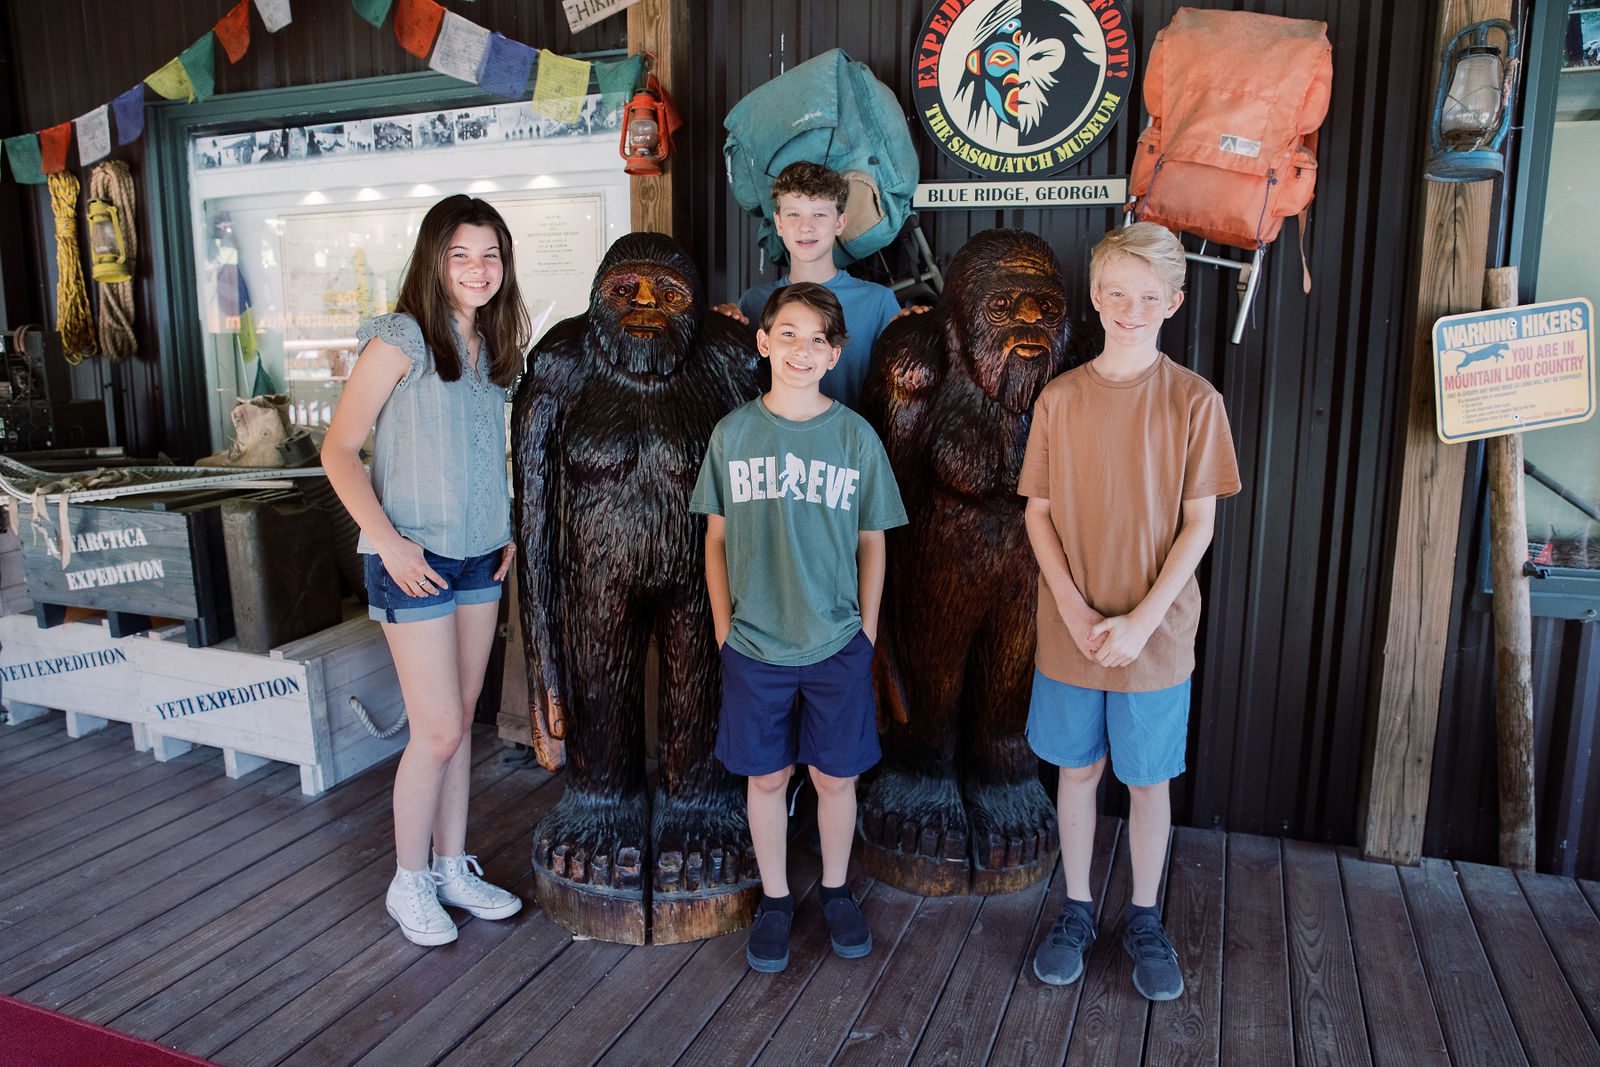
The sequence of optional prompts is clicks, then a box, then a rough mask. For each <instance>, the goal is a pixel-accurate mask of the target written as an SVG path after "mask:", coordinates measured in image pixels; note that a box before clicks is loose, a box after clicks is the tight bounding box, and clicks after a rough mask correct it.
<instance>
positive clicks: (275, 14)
mask: <svg viewBox="0 0 1600 1067" xmlns="http://www.w3.org/2000/svg"><path fill="white" fill-rule="evenodd" d="M256 10H257V11H259V12H261V21H262V23H263V24H264V25H265V26H266V27H267V32H268V33H277V32H278V31H279V30H281V29H283V28H284V27H285V26H287V25H289V23H291V22H293V21H294V14H293V13H292V12H290V10H289V0H256Z"/></svg>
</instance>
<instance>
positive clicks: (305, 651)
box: [0, 615, 407, 796]
mask: <svg viewBox="0 0 1600 1067" xmlns="http://www.w3.org/2000/svg"><path fill="white" fill-rule="evenodd" d="M231 644H232V642H231V641H229V642H224V643H223V644H221V645H214V646H212V647H210V648H190V647H189V646H188V644H187V642H186V641H185V639H184V630H183V627H182V626H172V627H167V628H165V629H162V630H156V631H152V632H151V633H149V634H148V635H144V636H136V637H124V638H120V639H118V638H114V637H112V636H111V635H110V634H109V633H108V632H107V630H106V626H105V624H104V623H103V622H69V623H63V624H62V625H60V626H52V627H50V628H48V629H41V628H40V627H39V626H38V625H37V624H36V623H35V622H34V619H33V617H32V616H31V615H8V616H5V617H4V618H0V646H3V647H0V700H3V702H4V703H5V705H6V707H7V709H8V710H9V712H10V719H11V721H12V722H13V723H16V722H25V721H27V720H28V719H30V718H34V717H37V716H39V715H42V714H44V713H45V712H46V711H47V710H49V709H52V708H54V709H59V710H61V711H63V712H65V713H66V716H67V732H68V733H69V734H71V735H72V736H73V737H79V736H81V735H82V734H84V733H88V732H90V731H92V730H96V729H100V728H102V727H104V726H105V725H106V723H107V721H111V720H114V721H116V722H126V723H131V724H132V725H133V739H134V744H135V746H136V747H138V749H139V750H140V751H145V750H149V751H151V752H152V753H153V754H154V755H155V757H156V759H158V760H169V759H172V758H173V757H174V756H178V755H181V754H183V753H184V752H187V751H188V750H189V748H190V747H191V746H193V745H207V746H210V747H212V748H220V749H221V750H222V754H223V762H224V766H225V767H226V769H227V773H228V774H229V775H230V776H231V777H238V776H239V775H242V774H247V773H249V772H250V771H251V770H254V769H255V768H256V767H259V766H261V764H263V763H265V762H266V761H268V760H277V761H279V762H283V763H293V764H295V765H297V766H298V767H299V768H300V789H301V791H302V792H304V793H306V794H308V795H311V796H315V795H316V794H318V793H320V792H322V791H323V790H325V789H327V788H329V787H330V786H333V785H336V784H338V783H339V782H342V781H344V780H345V779H347V778H351V777H354V776H355V775H357V774H359V773H360V772H361V771H363V770H366V769H367V768H368V767H370V766H372V765H373V764H374V763H377V762H378V761H379V760H382V759H386V758H387V757H389V756H391V755H393V754H395V753H396V752H399V751H400V750H401V749H402V748H404V747H405V742H406V736H407V733H406V731H405V730H401V731H400V732H399V733H397V734H396V735H395V736H394V737H390V738H387V739H382V740H380V739H379V738H377V737H374V736H373V735H372V734H371V732H369V731H368V730H367V728H366V727H365V726H364V725H362V723H361V720H360V718H359V717H358V716H357V715H356V713H355V711H354V710H352V708H351V698H355V699H356V700H358V701H360V703H361V705H362V706H363V707H364V708H365V709H366V711H367V712H368V714H369V716H370V718H371V720H372V721H373V723H374V724H375V725H377V726H378V727H380V728H383V727H387V726H388V725H389V724H391V723H393V722H395V721H396V720H397V719H398V718H399V717H400V715H401V714H402V712H403V710H404V703H403V701H402V700H401V697H400V682H399V679H398V678H397V677H396V675H395V670H394V661H393V660H392V659H391V658H390V656H389V647H388V645H387V643H385V641H384V639H383V631H382V629H381V628H380V627H379V625H378V624H377V623H375V622H373V621H371V620H370V619H367V618H355V619H350V620H349V621H347V622H343V623H340V624H339V625H338V626H334V627H330V628H329V629H326V630H323V631H322V632H321V633H316V634H312V635H311V636H309V637H306V638H302V639H301V640H299V641H294V642H291V643H289V644H287V645H283V646H281V647H279V648H275V649H273V650H272V653H271V654H270V655H267V656H258V655H253V654H251V653H247V652H240V651H238V650H237V648H233V647H230V645H231Z"/></svg>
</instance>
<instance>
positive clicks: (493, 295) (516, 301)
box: [322, 196, 530, 945]
mask: <svg viewBox="0 0 1600 1067" xmlns="http://www.w3.org/2000/svg"><path fill="white" fill-rule="evenodd" d="M529 334H530V329H529V324H528V316H527V312H526V311H525V310H524V309H523V305H522V297H521V294H520V293H519V292H518V291H517V280H516V272H515V269H514V265H513V262H512V247H511V234H510V231H509V230H507V228H506V224H505V221H504V220H503V219H502V218H501V217H500V214H499V212H497V211H496V210H495V209H494V208H492V207H490V206H489V205H488V204H486V203H484V202H483V201H482V200H476V199H473V198H471V197H468V196H452V197H448V198H446V199H444V200H441V201H440V202H439V203H437V204H435V205H434V206H433V207H432V208H431V209H429V211H428V213H427V215H426V216H424V218H423V220H422V226H421V229H420V231H419V233H418V235H417V243H416V247H415V248H414V249H413V250H412V253H411V259H410V262H409V263H408V264H407V265H406V271H405V277H404V279H403V280H402V282H401V285H400V296H399V300H398V301H397V302H396V305H395V310H394V312H393V313H392V314H388V315H380V316H378V317H377V318H375V319H372V320H371V321H370V322H367V323H366V324H364V325H363V326H362V327H361V329H360V331H359V332H358V334H357V338H358V341H359V343H360V346H361V347H360V348H359V350H358V356H359V358H358V359H357V360H356V364H355V369H354V370H353V371H352V372H351V375H350V379H349V381H348V382H346V383H345V388H344V394H343V396H342V397H341V398H340V400H339V406H338V408H337V409H336V410H335V411H334V413H333V420H332V423H331V424H330V425H329V427H328V435H327V438H326V440H325V441H324V442H323V446H322V463H323V466H324V467H325V468H326V470H327V472H328V480H329V481H330V482H331V483H332V484H333V488H334V491H335V492H337V493H338V494H339V499H340V500H341V501H342V502H343V504H344V506H345V507H346V508H347V509H348V510H349V512H350V514H351V516H352V517H353V518H354V519H355V521H356V524H357V525H358V526H360V527H361V544H360V548H361V551H362V552H363V553H365V554H366V557H365V558H366V582H367V597H368V604H369V611H370V614H371V615H372V617H373V618H374V619H376V620H378V621H379V622H380V623H382V625H383V632H384V637H385V638H386V639H387V640H388V643H389V651H390V652H391V653H392V654H393V656H394V663H395V670H396V671H397V672H398V674H399V676H400V691H401V694H402V696H403V697H404V698H405V706H406V714H407V715H408V716H409V718H410V731H411V733H410V737H409V739H408V740H407V742H406V748H405V753H404V754H403V755H402V756H401V757H400V765H399V767H398V769H397V770H396V771H395V779H394V834H395V852H396V858H397V860H398V869H397V871H396V873H395V877H394V881H393V882H392V883H390V886H389V894H388V901H387V903H388V910H389V914H390V915H391V916H393V918H394V920H395V922H397V923H399V925H400V929H401V930H402V931H403V932H404V934H405V936H406V937H407V938H409V939H410V940H411V941H414V942H415V943H417V944H419V945H442V944H446V943H448V942H450V941H454V940H455V938H456V927H455V923H454V922H453V921H452V920H451V919H450V916H449V915H448V914H447V913H446V912H445V910H444V908H443V907H441V904H448V905H451V906H454V907H460V908H463V909H465V910H466V911H468V912H470V913H471V914H473V915H475V916H477V917H479V918H483V919H503V918H506V917H507V916H510V915H513V914H515V913H516V912H517V910H518V909H519V908H521V907H522V901H520V900H519V899H517V897H516V896H515V895H513V894H512V893H509V892H507V891H506V890H504V889H501V888H499V887H497V886H494V885H490V884H489V883H488V882H485V881H484V880H483V879H482V878H480V877H479V875H481V874H482V873H483V869H482V867H480V866H479V865H478V862H477V859H476V858H475V857H473V856H470V855H468V854H467V853H466V827H467V798H468V776H469V771H470V769H471V766H472V752H471V745H472V739H471V725H472V716H473V709H474V707H475V705H476V704H477V701H478V691H479V689H480V688H481V687H482V683H483V676H484V671H485V668H486V666H487V664H488V659H489V649H490V645H491V643H492V641H493V638H494V630H495V625H496V621H497V615H498V605H497V601H498V600H499V599H500V583H501V580H502V579H504V577H505V576H506V573H507V571H509V570H510V568H511V563H512V558H513V554H514V553H515V551H516V545H515V543H514V542H513V541H512V540H511V526H510V521H511V513H510V494H509V491H508V488H507V482H506V473H505V400H506V386H508V385H509V384H510V383H511V380H512V379H513V378H514V377H515V376H516V373H517V369H518V367H519V366H520V364H521V359H522V355H523V351H524V350H525V349H526V348H527V347H528V343H529V340H530V336H529ZM374 424H376V426H377V430H376V435H375V439H374V441H375V443H374V448H373V457H372V473H371V477H370V478H369V477H368V475H367V472H366V470H365V468H364V467H363V465H362V462H361V448H362V445H363V444H364V443H365V441H366V438H367V434H368V432H369V431H370V430H372V428H373V426H374ZM430 844H431V848H432V853H433V855H432V861H431V863H430V861H429V849H430Z"/></svg>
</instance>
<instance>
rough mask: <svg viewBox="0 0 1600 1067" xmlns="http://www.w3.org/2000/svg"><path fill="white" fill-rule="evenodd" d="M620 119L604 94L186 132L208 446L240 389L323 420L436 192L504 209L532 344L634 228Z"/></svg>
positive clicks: (224, 428) (217, 438) (389, 304)
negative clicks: (558, 113) (557, 104)
mask: <svg viewBox="0 0 1600 1067" xmlns="http://www.w3.org/2000/svg"><path fill="white" fill-rule="evenodd" d="M619 120H620V109H615V110H613V111H611V112H610V113H602V112H601V109H600V98H599V96H598V95H594V96H591V97H589V98H588V99H587V100H586V102H585V104H584V107H583V110H582V113H581V114H580V116H579V117H578V119H577V120H576V121H574V122H571V123H562V122H556V121H554V120H551V119H548V118H545V117H543V116H541V115H537V114H535V113H534V112H533V111H532V110H531V109H530V105H529V104H528V103H527V102H526V101H524V102H520V103H512V104H493V105H486V106H480V107H470V108H452V109H449V110H439V111H428V112H421V113H417V114H411V115H391V116H384V117H380V118H371V119H357V120H349V119H346V120H344V121H339V122H327V123H321V124H313V125H306V126H283V125H273V126H268V127H264V128H260V129H254V130H246V131H242V132H232V133H227V134H221V135H219V134H216V133H214V132H207V133H202V134H195V135H192V136H191V137H190V138H189V144H188V179H189V192H190V215H191V220H192V226H191V230H190V232H191V234H192V237H193V241H194V248H193V255H194V264H195V272H194V277H195V285H196V290H197V292H196V298H197V301H198V308H199V310H200V320H201V329H202V346H203V352H202V356H203V360H204V363H205V374H206V391H207V397H208V407H209V412H208V415H209V419H210V432H211V438H212V445H213V447H214V448H219V449H220V448H222V447H224V446H226V444H227V442H228V438H229V436H230V433H231V427H230V425H229V419H228V413H229V411H230V410H231V408H232V405H233V401H234V398H235V397H236V396H239V397H246V396H252V395H258V394H262V393H271V392H277V393H286V394H288V396H289V397H290V402H291V410H292V413H293V418H294V421H295V423H296V424H297V425H303V426H312V427H315V426H324V425H326V424H327V422H328V419H329V417H330V416H331V415H332V412H333V407H334V404H335V403H336V402H337V400H338V398H339V393H340V390H341V389H342V385H343V382H344V380H345V379H346V378H347V377H348V376H349V373H350V368H351V365H352V364H353V362H354V360H355V339H356V329H357V327H358V326H359V325H360V324H361V323H362V322H363V321H365V320H366V319H368V318H370V317H372V316H373V315H378V314H382V313H384V312H386V311H390V310H393V308H394V300H395V297H396V294H397V293H398V292H399V287H400V278H401V275H402V273H403V271H404V269H405V264H406V259H407V257H408V255H409V254H410V251H411V247H412V245H413V244H414V243H415V240H416V235H417V229H418V226H419V225H420V223H421V220H422V216H423V214H424V213H425V212H426V211H427V209H428V208H429V207H430V206H431V205H432V204H433V203H434V202H436V201H437V200H439V199H440V198H442V197H444V196H448V195H451V194H453V193H468V194H470V195H473V196H480V197H482V198H484V199H485V200H488V201H489V202H490V203H492V204H493V205H494V206H495V207H496V208H497V209H498V210H499V211H500V213H501V214H502V215H503V216H504V217H505V220H506V223H507V225H508V226H509V227H510V229H511V233H512V238H513V240H514V242H515V259H516V268H517V280H518V282H519V283H520V287H521V290H522V294H523V297H524V299H525V300H526V301H527V303H528V312H529V316H530V318H531V319H532V320H533V323H534V338H535V340H537V339H538V337H539V336H540V335H542V334H543V332H544V331H545V330H546V329H548V328H549V327H550V326H551V325H553V324H554V323H556V322H558V321H560V320H561V319H563V318H566V317H567V316H570V315H575V314H578V313H580V312H582V311H584V310H585V309H586V308H587V307H588V301H589V288H590V284H591V282H592V281H593V277H594V271H595V268H596V267H597V266H598V265H599V262H600V258H601V256H602V255H604V253H605V250H606V248H607V247H608V246H609V245H610V243H611V241H612V240H614V239H615V238H616V237H618V236H620V235H621V234H623V233H626V232H627V231H628V228H629V214H628V213H629V201H628V179H627V176H626V175H625V174H624V173H623V170H622V166H621V163H620V161H619V159H618V157H617V149H616V143H617V136H618V134H617V122H618V121H619Z"/></svg>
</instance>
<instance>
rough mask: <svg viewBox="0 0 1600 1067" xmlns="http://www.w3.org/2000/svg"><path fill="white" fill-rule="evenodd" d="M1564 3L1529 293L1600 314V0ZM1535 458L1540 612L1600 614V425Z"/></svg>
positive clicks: (1541, 440) (1556, 33)
mask: <svg viewBox="0 0 1600 1067" xmlns="http://www.w3.org/2000/svg"><path fill="white" fill-rule="evenodd" d="M1563 7H1564V8H1565V9H1563V8H1556V9H1555V10H1553V11H1552V10H1550V9H1548V8H1547V9H1546V11H1547V12H1548V13H1547V14H1546V15H1545V16H1544V19H1548V20H1550V21H1549V22H1544V19H1541V20H1537V21H1538V22H1544V25H1543V32H1542V33H1539V32H1537V31H1536V35H1535V37H1536V40H1538V41H1539V42H1541V51H1542V53H1543V54H1542V55H1540V56H1538V57H1536V59H1537V60H1540V61H1539V62H1536V64H1535V67H1534V68H1533V71H1534V73H1535V77H1533V78H1530V100H1529V113H1528V116H1527V118H1528V121H1527V127H1528V133H1529V137H1528V144H1527V146H1526V148H1525V151H1524V155H1523V167H1524V169H1525V172H1526V174H1527V179H1528V181H1527V184H1528V185H1529V186H1531V187H1533V194H1534V195H1532V196H1531V197H1525V198H1524V199H1522V204H1523V206H1524V208H1525V210H1526V215H1525V217H1524V219H1523V220H1522V224H1521V226H1520V229H1521V230H1522V233H1523V238H1522V241H1521V245H1522V249H1523V254H1522V262H1523V267H1522V273H1523V279H1522V281H1523V296H1524V298H1531V300H1533V301H1545V300H1560V299H1568V298H1571V297H1587V298H1588V299H1589V300H1590V302H1591V303H1592V304H1594V305H1595V306H1600V270H1597V269H1596V264H1597V262H1600V186H1597V185H1596V183H1595V170H1594V161H1595V160H1596V159H1600V0H1576V2H1573V3H1571V4H1570V5H1564V6H1563ZM1536 25H1537V22H1536ZM1541 83H1542V84H1541ZM1552 83H1553V85H1552ZM1546 138H1548V140H1547V141H1546V140H1545V139H1546ZM1545 143H1547V144H1548V149H1547V150H1546V149H1544V148H1543V147H1542V146H1543V144H1545ZM1541 157H1542V159H1541ZM1530 264H1532V265H1533V266H1530ZM1530 281H1531V283H1532V284H1531V293H1530V291H1529V290H1530V285H1529V282H1530ZM1523 453H1524V459H1525V461H1526V464H1527V465H1526V467H1525V496H1526V500H1527V517H1528V552H1529V558H1530V560H1531V562H1532V563H1533V564H1534V565H1535V566H1537V567H1538V568H1540V570H1539V574H1540V575H1541V577H1539V578H1537V579H1536V580H1534V581H1533V582H1532V583H1530V588H1531V590H1532V604H1533V611H1534V613H1535V614H1539V615H1553V616H1560V617H1565V618H1577V619H1594V618H1597V617H1600V417H1597V418H1590V419H1589V420H1588V421H1587V422H1581V423H1577V424H1574V425H1570V426H1561V427H1557V428H1555V429H1549V430H1532V431H1529V432H1528V433H1525V434H1524V435H1523Z"/></svg>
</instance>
